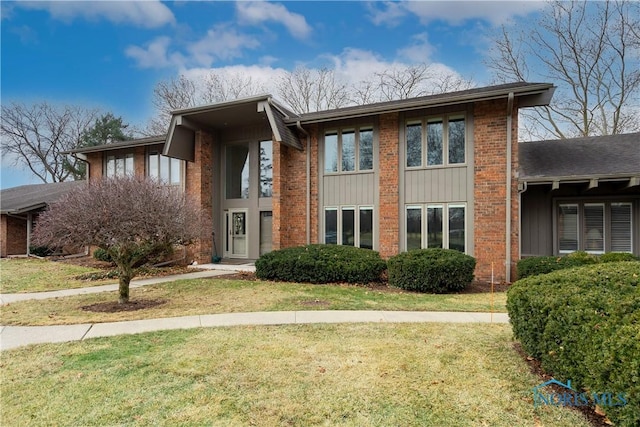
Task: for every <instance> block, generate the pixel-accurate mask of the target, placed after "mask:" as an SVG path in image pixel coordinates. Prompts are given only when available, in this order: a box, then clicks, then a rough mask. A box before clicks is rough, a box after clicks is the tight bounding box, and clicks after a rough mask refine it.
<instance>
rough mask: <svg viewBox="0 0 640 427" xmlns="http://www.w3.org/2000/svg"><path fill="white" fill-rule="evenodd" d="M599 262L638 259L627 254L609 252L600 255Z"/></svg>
mask: <svg viewBox="0 0 640 427" xmlns="http://www.w3.org/2000/svg"><path fill="white" fill-rule="evenodd" d="M598 259H599V261H600V262H620V261H638V257H636V256H635V255H633V254H630V253H628V252H609V253H606V254H602V255H600V257H599V258H598Z"/></svg>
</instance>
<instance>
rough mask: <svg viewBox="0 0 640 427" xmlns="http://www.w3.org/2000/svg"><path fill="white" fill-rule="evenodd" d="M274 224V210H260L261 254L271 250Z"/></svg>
mask: <svg viewBox="0 0 640 427" xmlns="http://www.w3.org/2000/svg"><path fill="white" fill-rule="evenodd" d="M272 224H273V214H272V212H271V211H269V212H260V255H263V254H266V253H267V252H271V249H272V240H273V231H272V228H271V227H272Z"/></svg>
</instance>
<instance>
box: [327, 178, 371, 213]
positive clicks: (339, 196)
mask: <svg viewBox="0 0 640 427" xmlns="http://www.w3.org/2000/svg"><path fill="white" fill-rule="evenodd" d="M374 202H375V175H374V174H373V173H361V174H349V175H325V176H324V177H323V205H324V206H336V205H373V204H374Z"/></svg>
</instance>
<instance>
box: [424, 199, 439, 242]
mask: <svg viewBox="0 0 640 427" xmlns="http://www.w3.org/2000/svg"><path fill="white" fill-rule="evenodd" d="M427 247H428V248H441V247H442V206H429V207H428V208H427Z"/></svg>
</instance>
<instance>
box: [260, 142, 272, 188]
mask: <svg viewBox="0 0 640 427" xmlns="http://www.w3.org/2000/svg"><path fill="white" fill-rule="evenodd" d="M272 192H273V142H272V141H262V142H261V143H260V197H271V194H272Z"/></svg>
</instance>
